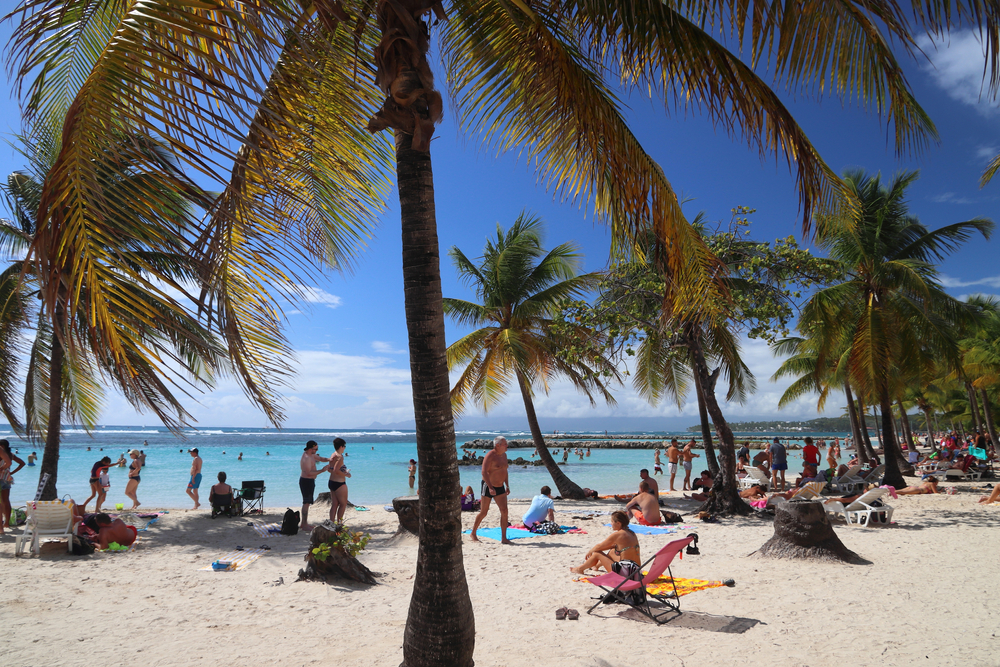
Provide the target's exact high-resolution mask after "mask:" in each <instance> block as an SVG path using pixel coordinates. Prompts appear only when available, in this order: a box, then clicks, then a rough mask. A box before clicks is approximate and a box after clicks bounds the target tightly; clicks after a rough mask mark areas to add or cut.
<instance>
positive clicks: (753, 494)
mask: <svg viewBox="0 0 1000 667" xmlns="http://www.w3.org/2000/svg"><path fill="white" fill-rule="evenodd" d="M698 495H701V494H698ZM766 497H767V492H766V491H765V489H764V485H763V484H754V485H753V486H751V487H750V488H749V489H743V490H742V491H740V498H746V499H747V500H759V499H761V498H766Z"/></svg>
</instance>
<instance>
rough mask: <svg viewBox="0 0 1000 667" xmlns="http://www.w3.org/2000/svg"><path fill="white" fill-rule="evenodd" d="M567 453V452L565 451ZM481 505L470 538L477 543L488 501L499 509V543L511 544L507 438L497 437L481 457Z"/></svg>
mask: <svg viewBox="0 0 1000 667" xmlns="http://www.w3.org/2000/svg"><path fill="white" fill-rule="evenodd" d="M566 451H568V450H566ZM482 474H483V482H482V505H481V507H480V510H479V514H477V515H476V520H475V522H474V523H473V524H472V532H471V535H470V536H471V538H472V541H473V542H478V541H479V538H478V537H477V536H476V531H477V530H479V524H481V523H482V522H483V519H485V518H486V515H487V514H489V512H490V500H491V499H492V500H496V501H497V507H498V508H500V543H501V544H513V543H512V542H511V541H510V540H508V539H507V496H508V495H510V480H509V479H508V478H507V438H505V437H503V436H502V435H500V436H497V437H496V439H495V440H494V441H493V449H492V450H490V451H488V452H486V456H484V457H483V469H482Z"/></svg>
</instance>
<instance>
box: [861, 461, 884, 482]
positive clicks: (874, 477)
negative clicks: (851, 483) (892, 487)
mask: <svg viewBox="0 0 1000 667" xmlns="http://www.w3.org/2000/svg"><path fill="white" fill-rule="evenodd" d="M884 476H885V464H884V463H883V464H881V465H878V466H876V467H875V468H873V469H872V471H871V472H869V473H868V474H867V475H865V476H864V477H861V475H860V474H859V475H858V477H859V478H860V479H862V480H863V481H864V483H865V484H878V483H879V482H880V481H881V480H882V477H884Z"/></svg>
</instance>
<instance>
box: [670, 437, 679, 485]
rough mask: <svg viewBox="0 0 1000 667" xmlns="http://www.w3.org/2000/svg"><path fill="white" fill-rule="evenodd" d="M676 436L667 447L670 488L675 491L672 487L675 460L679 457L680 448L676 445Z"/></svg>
mask: <svg viewBox="0 0 1000 667" xmlns="http://www.w3.org/2000/svg"><path fill="white" fill-rule="evenodd" d="M677 444H678V443H677V438H674V439H673V440H671V441H670V446H669V447H667V461H668V462H669V464H670V490H671V491H676V489H675V488H674V478H675V477H677V461H678V460H680V458H681V449H680V447H678V446H677Z"/></svg>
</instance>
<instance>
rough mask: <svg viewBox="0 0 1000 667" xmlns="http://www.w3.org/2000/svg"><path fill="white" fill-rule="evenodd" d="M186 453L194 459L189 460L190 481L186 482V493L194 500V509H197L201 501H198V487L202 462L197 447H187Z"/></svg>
mask: <svg viewBox="0 0 1000 667" xmlns="http://www.w3.org/2000/svg"><path fill="white" fill-rule="evenodd" d="M188 453H189V454H190V455H191V458H193V459H194V461H192V462H191V481H190V482H188V488H187V494H188V495H189V496H191V500H193V501H194V509H198V508H199V507H201V503H200V502H198V487H199V486H201V464H202V463H203V462H202V460H201V457H200V456H198V448H197V447H195V448H194V449H189V450H188Z"/></svg>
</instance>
